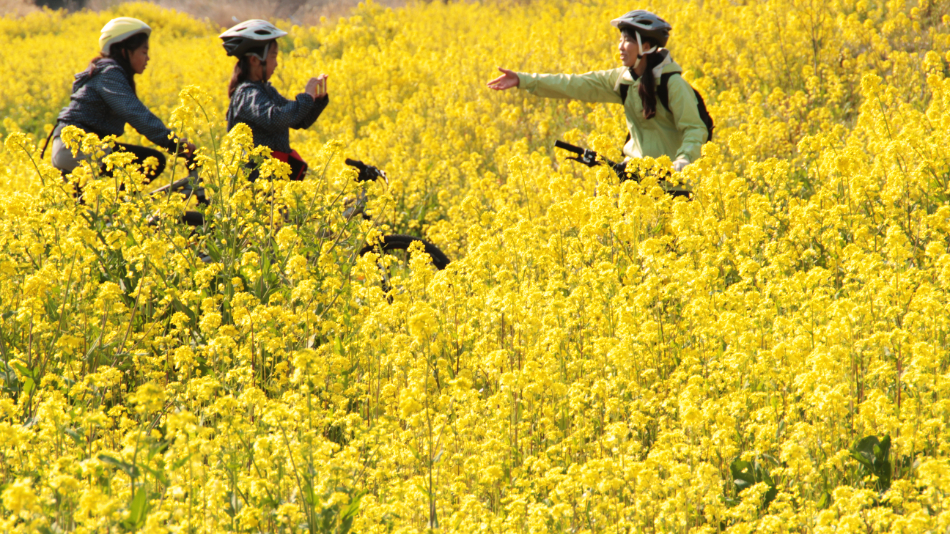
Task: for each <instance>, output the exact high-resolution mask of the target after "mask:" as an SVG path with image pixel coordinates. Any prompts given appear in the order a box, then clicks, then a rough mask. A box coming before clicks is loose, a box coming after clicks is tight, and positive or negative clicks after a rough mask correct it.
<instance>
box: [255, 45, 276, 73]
mask: <svg viewBox="0 0 950 534" xmlns="http://www.w3.org/2000/svg"><path fill="white" fill-rule="evenodd" d="M271 44H272V43H267V44H266V45H264V53H263V54H261V56H263V57H261V56H259V55H257V54H252V55H253V56H254V57H256V58H257V59H259V60H261V81H262V82H266V81H267V58H268V57H270V56H269V54H268V52H270V45H271Z"/></svg>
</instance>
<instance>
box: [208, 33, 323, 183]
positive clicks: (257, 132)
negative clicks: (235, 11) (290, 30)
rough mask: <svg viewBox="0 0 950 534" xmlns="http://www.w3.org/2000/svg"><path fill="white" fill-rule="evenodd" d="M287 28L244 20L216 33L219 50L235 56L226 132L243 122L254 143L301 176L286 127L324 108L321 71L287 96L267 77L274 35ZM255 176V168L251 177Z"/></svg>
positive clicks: (304, 123) (299, 125)
mask: <svg viewBox="0 0 950 534" xmlns="http://www.w3.org/2000/svg"><path fill="white" fill-rule="evenodd" d="M284 35H287V32H285V31H282V30H279V29H277V28H276V27H275V26H274V25H273V24H271V23H269V22H267V21H265V20H248V21H245V22H242V23H241V24H238V25H237V26H234V27H233V28H231V29H229V30H228V31H226V32H224V33H222V34H221V39H222V40H223V41H224V49H225V50H227V52H228V55H229V56H234V57H236V58H238V62H237V64H236V65H235V66H234V74H233V75H232V76H231V83H230V85H229V86H228V96H229V97H230V99H231V103H230V105H229V106H228V131H230V130H231V129H232V128H234V126H235V125H237V124H238V123H244V124H247V125H248V126H249V127H250V129H251V133H252V135H253V136H254V144H255V145H257V146H266V147H268V148H270V149H271V155H272V156H273V157H275V158H277V159H279V160H281V161H284V162H286V163H288V164H289V165H290V169H291V173H290V178H291V179H293V180H301V179H303V176H304V174H305V173H306V171H307V164H306V162H304V160H303V159H302V158H301V157H300V155H299V154H297V151H296V150H293V149H292V148H290V129H291V128H295V129H304V128H309V127H310V126H311V125H312V124H313V123H314V122H316V120H317V117H319V116H320V114H321V113H322V112H323V110H324V109H326V107H327V104H329V102H330V98H329V97H328V96H327V75H326V74H321V75H320V76H319V77H316V78H310V80H309V81H308V82H307V86H306V88H305V89H304V91H303V92H302V93H300V94H298V95H297V96H296V98H294V100H287V99H286V98H284V97H283V96H281V94H280V93H278V92H277V89H275V88H274V86H273V85H271V84H270V82H268V81H267V80H269V79H270V77H271V76H272V75H273V74H274V70H276V69H277V39H278V38H280V37H283V36H284ZM255 177H256V172H255V173H254V174H253V175H252V177H251V179H254V178H255Z"/></svg>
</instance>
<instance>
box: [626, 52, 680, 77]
mask: <svg viewBox="0 0 950 534" xmlns="http://www.w3.org/2000/svg"><path fill="white" fill-rule="evenodd" d="M656 53H657V54H659V55H661V56H663V60H662V61H660V63H659V64H658V65H657V66H656V67H653V78H654V79H655V80H659V79H660V76H662V75H663V73H664V72H682V70H683V69H682V68H680V66H679V65H677V64H676V62H675V61H673V57H672V56H671V55H670V51H669V50H667V49H665V48H661V49H660V50H659V51H658V52H656ZM632 71H633V69H624V71H623V75H621V76H620V83H621V84H626V85H633V84H635V83H637V80H638V79H639V78H640V77H639V76H635V75H634V74H633V72H632Z"/></svg>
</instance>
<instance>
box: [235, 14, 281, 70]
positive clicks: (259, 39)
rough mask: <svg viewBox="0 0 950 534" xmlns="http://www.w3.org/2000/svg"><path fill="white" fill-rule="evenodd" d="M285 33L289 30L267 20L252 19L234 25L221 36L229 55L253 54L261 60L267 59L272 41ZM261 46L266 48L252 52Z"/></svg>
mask: <svg viewBox="0 0 950 534" xmlns="http://www.w3.org/2000/svg"><path fill="white" fill-rule="evenodd" d="M285 35H287V32H285V31H283V30H280V29H278V28H277V27H276V26H274V25H273V24H271V23H270V22H267V21H266V20H260V19H252V20H246V21H244V22H242V23H240V24H238V25H237V26H234V27H233V28H231V29H229V30H228V31H226V32H224V33H222V34H221V35H220V36H219V37H220V38H221V40H222V41H224V49H225V50H227V52H228V55H229V56H235V57H238V58H240V57H244V56H245V55H251V56H254V57H256V58H257V59H259V60H261V61H267V52H268V50H270V44H271V42H273V41H274V39H277V38H279V37H283V36H285ZM261 47H263V48H264V51H263V52H261V53H257V52H252V50H254V49H257V48H261Z"/></svg>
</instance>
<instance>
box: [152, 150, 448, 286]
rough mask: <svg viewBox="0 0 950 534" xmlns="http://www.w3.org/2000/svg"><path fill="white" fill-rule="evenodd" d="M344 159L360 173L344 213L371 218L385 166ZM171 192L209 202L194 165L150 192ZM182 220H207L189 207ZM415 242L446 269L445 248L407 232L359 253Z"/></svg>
mask: <svg viewBox="0 0 950 534" xmlns="http://www.w3.org/2000/svg"><path fill="white" fill-rule="evenodd" d="M344 162H345V163H346V164H347V165H348V166H350V167H353V168H354V169H356V170H357V171H358V173H359V174H358V175H357V178H356V180H357V182H359V183H360V184H361V187H360V190H359V192H358V193H357V196H356V198H354V199H350V200H349V201H347V202H346V203H345V206H346V209H345V210H344V211H343V214H342V215H343V217H344V219H346V220H347V221H350V220H352V219H354V218H356V217H357V216H360V217H361V218H362V219H363V220H371V219H372V217H371V216H370V215H368V214H367V213H366V204H367V201H368V197H367V195H366V184H367V183H369V182H375V181H377V180H379V179H380V178H382V179H383V180H384V181H386V183H387V184H388V183H389V179H388V177H387V176H386V173H385V172H384V171H383V170H381V169H379V168H378V167H375V166H373V165H369V164H366V163H363V162H362V161H359V160H354V159H349V158H347V159H346V160H344ZM170 192H175V193H179V194H181V195H183V196H184V197H185V200H188V199H190V198H192V197H194V198H195V199H196V200H197V202H198V203H199V204H205V205H207V204H208V199H207V197H206V196H205V192H204V188H203V187H202V186H201V179H200V178H199V177H198V172H197V170H196V169H192V170H191V171H190V172H189V174H188V176H186V177H184V178H181V179H179V180H176V181H174V182H172V183H170V184H167V185H165V186H162V187H160V188H158V189H155V190H154V191H152V192H151V193H150V194H151V195H161V194H169V193H170ZM182 221H183V222H185V223H186V224H188V225H191V226H202V225H203V224H204V216H203V215H202V214H201V213H200V212H197V211H186V212H185V214H184V215H183V216H182ZM416 242H419V243H421V244H422V247H423V249H424V250H425V253H426V254H428V255H429V257H430V258H431V260H432V265H433V266H435V267H436V268H437V269H439V270H440V271H441V270H443V269H445V268H446V267H447V266H448V265H449V263H451V260H450V259H449V257H448V256H446V254H445V253H444V252H442V250H441V249H439V247H437V246H436V245H434V244H432V243H430V242H429V241H426V240H425V239H422V238H419V237H415V236H411V235H405V234H388V235H384V236H382V238H380V240H379V241H378V242H377V243H375V244H365V245H364V246H363V247H362V248H360V250H359V251H358V253H357V254H359V255H360V256H364V255H366V254H367V253H369V252H374V251H375V252H378V253H379V254H381V255H382V254H393V253H394V252H396V251H408V250H409V248H410V247H411V246H412V244H413V243H416Z"/></svg>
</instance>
